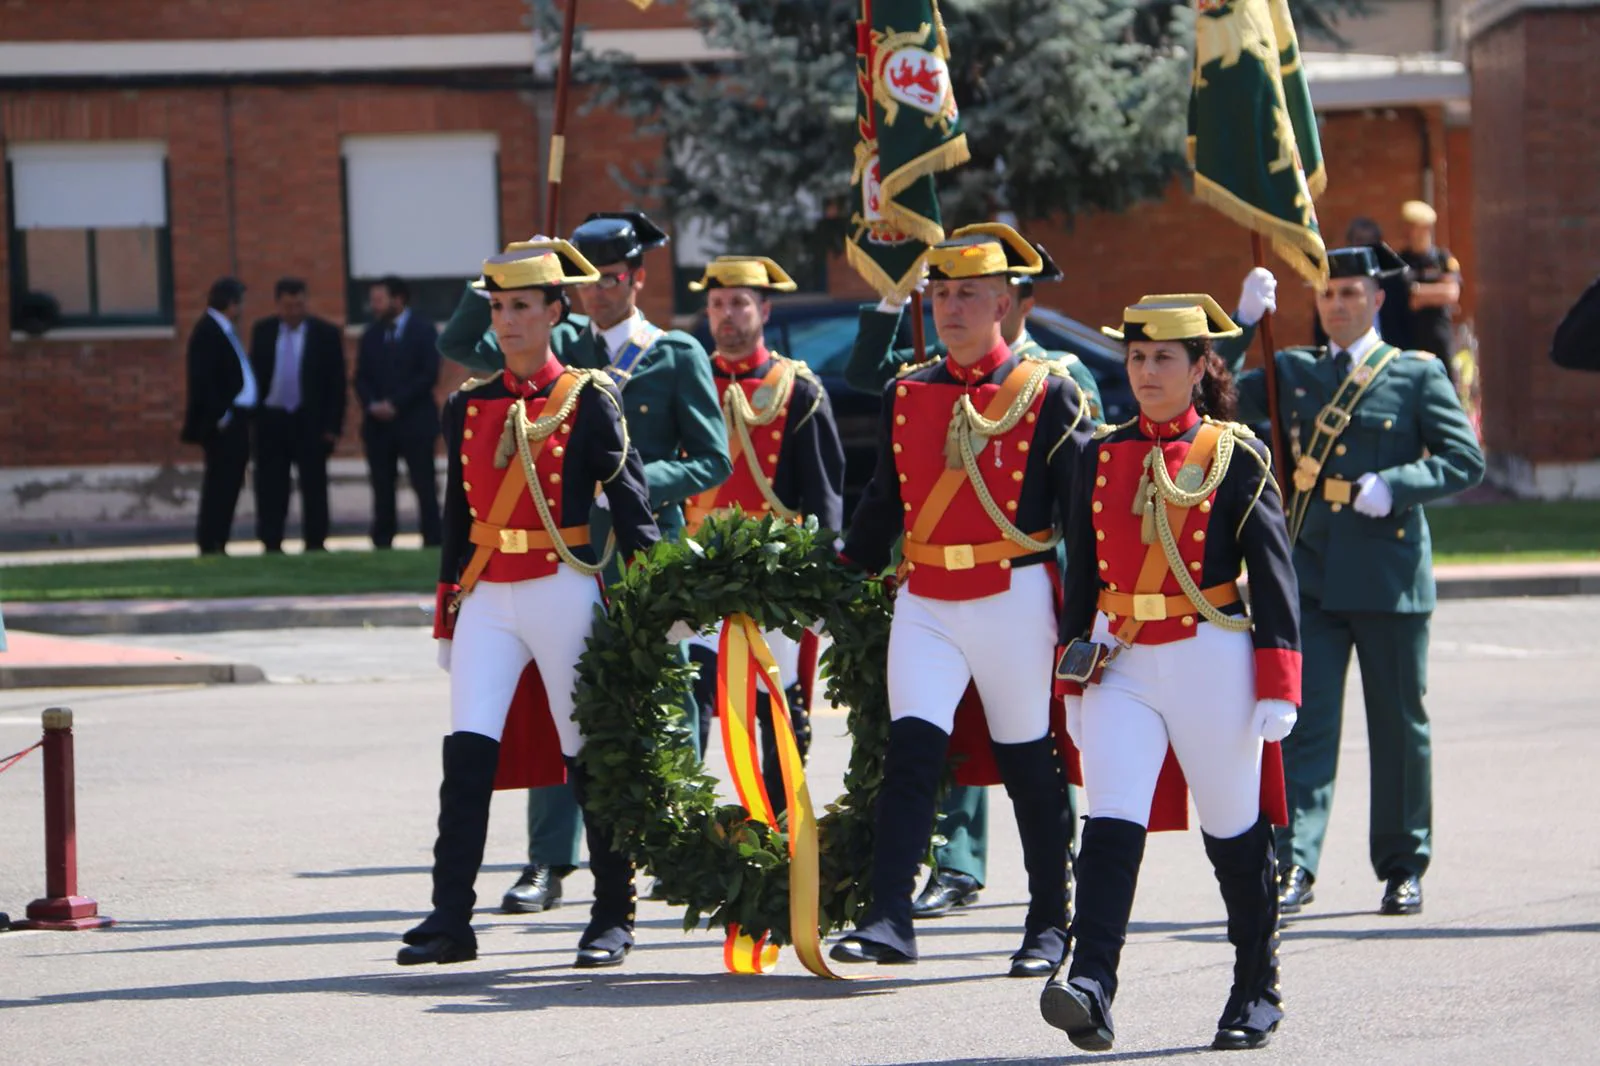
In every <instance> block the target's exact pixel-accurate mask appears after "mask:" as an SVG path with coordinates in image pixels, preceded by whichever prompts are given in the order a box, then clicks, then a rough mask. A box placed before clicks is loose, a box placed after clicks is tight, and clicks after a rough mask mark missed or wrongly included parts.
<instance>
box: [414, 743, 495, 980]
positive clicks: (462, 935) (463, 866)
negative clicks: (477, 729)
mask: <svg viewBox="0 0 1600 1066" xmlns="http://www.w3.org/2000/svg"><path fill="white" fill-rule="evenodd" d="M499 763H500V742H499V741H498V740H490V739H489V738H488V737H486V736H483V735H482V734H480V733H452V734H450V735H449V736H447V737H445V738H444V782H443V783H442V784H441V785H440V786H439V837H438V839H437V840H436V841H435V842H434V845H433V913H432V914H430V915H428V916H427V917H426V918H424V919H423V921H422V924H421V925H419V926H417V927H416V928H415V929H411V930H409V931H408V932H407V933H406V934H405V936H404V937H403V938H402V939H404V940H405V942H406V945H407V946H406V947H403V948H401V949H400V953H399V954H398V955H397V956H396V957H395V961H396V962H398V963H399V964H400V965H401V966H416V965H418V964H420V963H425V962H439V963H444V962H468V961H470V960H472V959H475V958H477V957H478V938H477V936H476V935H475V934H474V933H473V932H472V906H473V904H474V903H476V902H477V900H478V896H477V893H476V892H474V891H473V888H472V885H473V882H474V881H476V880H477V879H478V867H480V866H482V865H483V844H484V839H485V838H486V837H487V836H488V833H489V800H490V798H491V797H492V796H493V794H494V773H495V768H496V767H497V766H498V765H499Z"/></svg>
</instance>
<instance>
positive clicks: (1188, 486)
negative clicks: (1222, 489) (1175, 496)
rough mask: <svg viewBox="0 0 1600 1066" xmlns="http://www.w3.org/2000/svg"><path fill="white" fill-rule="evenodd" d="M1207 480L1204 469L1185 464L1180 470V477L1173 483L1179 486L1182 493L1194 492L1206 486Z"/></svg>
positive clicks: (1192, 464) (1174, 479)
mask: <svg viewBox="0 0 1600 1066" xmlns="http://www.w3.org/2000/svg"><path fill="white" fill-rule="evenodd" d="M1205 480H1206V472H1205V471H1204V470H1203V469H1201V468H1200V467H1198V466H1196V465H1195V464H1194V463H1184V464H1183V466H1181V467H1179V468H1178V476H1177V477H1175V478H1173V479H1172V483H1173V484H1174V485H1176V486H1178V491H1180V492H1194V491H1195V490H1196V489H1198V488H1199V487H1200V486H1201V485H1203V484H1205Z"/></svg>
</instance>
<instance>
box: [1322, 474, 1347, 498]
mask: <svg viewBox="0 0 1600 1066" xmlns="http://www.w3.org/2000/svg"><path fill="white" fill-rule="evenodd" d="M1322 498H1323V499H1324V500H1326V501H1328V502H1329V503H1349V502H1350V482H1348V481H1346V480H1345V479H1344V478H1342V477H1328V478H1323V479H1322Z"/></svg>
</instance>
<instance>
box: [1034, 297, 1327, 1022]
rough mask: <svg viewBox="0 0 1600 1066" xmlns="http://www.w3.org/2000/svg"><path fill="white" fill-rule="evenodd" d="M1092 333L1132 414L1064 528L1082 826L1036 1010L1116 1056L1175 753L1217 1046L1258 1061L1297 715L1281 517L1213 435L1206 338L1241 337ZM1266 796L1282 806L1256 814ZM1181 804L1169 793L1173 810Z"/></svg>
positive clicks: (1152, 328) (1138, 308)
mask: <svg viewBox="0 0 1600 1066" xmlns="http://www.w3.org/2000/svg"><path fill="white" fill-rule="evenodd" d="M1106 332H1107V333H1108V334H1110V335H1111V336H1114V337H1117V338H1118V339H1120V340H1124V341H1125V342H1126V343H1127V347H1128V376H1129V380H1130V382H1131V383H1132V385H1133V390H1134V395H1135V397H1136V398H1137V400H1138V402H1139V411H1140V414H1139V417H1138V418H1137V419H1135V420H1134V421H1131V422H1128V423H1126V424H1124V425H1121V426H1105V427H1102V428H1101V429H1100V430H1098V431H1096V439H1095V444H1094V446H1093V447H1091V448H1090V449H1088V450H1087V451H1086V452H1085V453H1084V457H1083V464H1084V465H1083V467H1082V468H1081V470H1080V474H1079V476H1078V477H1077V478H1076V479H1075V481H1074V485H1075V495H1074V497H1073V500H1072V504H1071V508H1070V512H1069V515H1068V518H1067V526H1066V541H1067V556H1068V558H1070V559H1072V561H1073V565H1072V566H1071V567H1070V568H1069V569H1068V572H1067V581H1066V595H1065V602H1064V606H1063V609H1062V618H1061V635H1062V641H1063V643H1065V645H1066V647H1065V648H1063V649H1062V652H1061V656H1060V660H1059V662H1058V665H1057V668H1056V678H1057V685H1058V688H1059V689H1060V690H1061V691H1062V692H1063V693H1064V694H1065V696H1066V697H1067V723H1068V732H1069V733H1070V734H1071V735H1072V737H1073V740H1074V742H1075V743H1076V744H1077V745H1078V747H1079V749H1080V750H1081V752H1082V757H1083V776H1084V788H1085V791H1086V792H1087V793H1088V798H1089V817H1088V820H1087V822H1086V824H1085V826H1084V830H1083V845H1082V848H1081V850H1080V852H1079V855H1078V863H1077V874H1078V891H1077V901H1076V903H1077V907H1076V914H1075V916H1074V919H1073V923H1072V928H1071V934H1072V936H1071V941H1072V948H1071V953H1070V956H1069V962H1068V963H1067V964H1065V965H1063V967H1061V968H1058V969H1057V971H1056V973H1055V974H1054V975H1053V976H1052V977H1051V979H1050V981H1049V983H1048V984H1047V985H1046V986H1045V990H1044V993H1043V996H1042V998H1041V1000H1040V1010H1041V1012H1042V1013H1043V1015H1044V1018H1045V1020H1046V1021H1048V1022H1049V1023H1050V1024H1051V1025H1053V1026H1055V1027H1056V1028H1058V1029H1063V1030H1065V1031H1066V1033H1067V1035H1068V1037H1069V1038H1071V1040H1072V1042H1073V1043H1074V1044H1075V1045H1077V1046H1078V1047H1080V1048H1083V1049H1085V1050H1090V1051H1104V1050H1108V1049H1109V1048H1110V1047H1111V1046H1112V1039H1113V1031H1112V1024H1111V1002H1112V999H1113V998H1114V997H1115V995H1116V990H1117V963H1118V961H1119V958H1120V956H1121V953H1122V944H1123V941H1124V939H1125V938H1126V935H1127V929H1128V917H1129V913H1130V911H1131V910H1132V907H1133V895H1134V887H1135V885H1136V884H1137V881H1138V876H1139V865H1140V862H1141V861H1142V859H1143V857H1144V846H1145V835H1146V832H1147V830H1148V827H1149V826H1150V825H1151V813H1152V803H1153V802H1154V801H1156V800H1157V793H1158V787H1157V785H1158V780H1159V779H1160V778H1161V777H1162V767H1163V764H1164V763H1165V762H1166V760H1167V755H1168V750H1169V748H1170V749H1171V751H1172V752H1174V753H1175V754H1176V756H1177V762H1178V764H1179V765H1180V766H1181V767H1182V771H1183V777H1184V778H1186V779H1187V783H1188V786H1189V788H1190V789H1191V790H1192V792H1193V794H1194V800H1195V807H1196V808H1197V809H1198V811H1199V815H1200V824H1201V829H1202V834H1203V836H1204V839H1205V848H1206V855H1207V857H1209V858H1210V860H1211V864H1212V867H1213V869H1214V870H1215V872H1216V877H1217V882H1218V884H1219V885H1220V886H1221V889H1222V898H1223V902H1224V904H1225V906H1226V907H1227V913H1228V939H1229V941H1230V942H1231V943H1232V944H1233V946H1234V952H1235V958H1234V980H1233V989H1232V992H1231V993H1230V995H1229V997H1228V1001H1227V1005H1226V1006H1225V1007H1224V1009H1223V1012H1222V1017H1221V1019H1220V1020H1219V1021H1218V1025H1217V1033H1216V1037H1215V1041H1214V1043H1213V1046H1214V1047H1217V1048H1248V1047H1260V1046H1261V1045H1263V1044H1265V1043H1267V1040H1268V1038H1269V1036H1270V1034H1271V1033H1272V1031H1273V1030H1274V1029H1276V1028H1277V1025H1278V1022H1279V1021H1280V1020H1281V1018H1282V1017H1283V1007H1282V1000H1281V997H1280V995H1279V991H1278V960H1277V928H1278V906H1277V894H1276V889H1275V885H1276V876H1275V875H1276V870H1275V862H1274V858H1273V841H1272V827H1271V824H1270V823H1269V820H1268V818H1267V817H1266V816H1265V815H1264V814H1263V813H1262V812H1263V807H1264V806H1270V807H1281V795H1282V783H1281V773H1282V772H1281V762H1279V760H1278V758H1277V752H1276V750H1275V749H1272V750H1264V743H1263V742H1264V741H1277V740H1281V739H1282V738H1283V737H1284V736H1285V735H1286V734H1287V733H1288V732H1289V730H1290V729H1291V728H1293V725H1294V721H1295V715H1296V706H1297V704H1298V703H1299V701H1300V633H1299V616H1298V613H1297V610H1298V593H1297V589H1296V584H1295V575H1294V569H1293V567H1292V565H1291V563H1290V555H1289V537H1288V532H1287V530H1286V528H1285V525H1284V519H1283V508H1282V504H1281V502H1280V497H1279V494H1278V488H1277V486H1276V484H1275V483H1274V481H1273V478H1272V473H1271V460H1270V457H1269V456H1268V453H1267V449H1266V447H1265V446H1264V445H1263V444H1262V443H1261V442H1260V441H1258V440H1256V439H1255V437H1254V436H1253V435H1252V434H1251V432H1250V431H1249V430H1248V429H1247V428H1245V427H1244V426H1241V425H1238V424H1235V423H1231V422H1228V421H1226V419H1228V418H1230V417H1231V416H1232V414H1233V406H1234V392H1233V382H1232V379H1231V377H1230V376H1229V375H1228V373H1227V371H1226V370H1225V369H1224V368H1223V366H1222V363H1221V361H1220V360H1219V359H1218V358H1217V357H1216V355H1215V354H1214V353H1213V351H1212V341H1214V340H1217V339H1219V338H1224V337H1232V336H1236V335H1237V333H1238V327H1236V326H1235V325H1234V324H1233V323H1232V322H1231V321H1230V320H1229V319H1228V318H1227V316H1226V315H1224V314H1223V312H1222V310H1221V308H1220V307H1218V306H1217V304H1216V301H1214V300H1213V299H1211V297H1209V296H1152V297H1147V298H1146V299H1145V300H1144V301H1142V302H1141V303H1139V304H1136V305H1134V306H1132V307H1129V308H1128V309H1127V310H1126V311H1125V312H1124V314H1123V327H1122V329H1121V330H1120V331H1117V330H1110V329H1108V330H1106ZM1241 565H1243V566H1246V567H1248V569H1249V573H1250V603H1251V613H1250V614H1246V612H1245V609H1244V605H1243V603H1242V602H1241V600H1240V596H1239V588H1238V585H1237V582H1238V579H1239V573H1240V567H1241ZM1264 755H1265V756H1266V758H1265V762H1264ZM1263 765H1265V766H1266V767H1267V769H1266V770H1265V771H1263ZM1264 772H1265V774H1266V775H1267V777H1268V778H1269V780H1268V781H1267V787H1266V788H1265V789H1264V788H1263V774H1264ZM1169 784H1170V785H1176V784H1177V782H1176V781H1163V782H1162V789H1161V791H1162V792H1163V793H1164V792H1165V789H1166V786H1167V785H1169ZM1264 796H1265V797H1268V798H1269V800H1270V799H1272V798H1277V799H1278V800H1279V802H1277V803H1271V802H1269V803H1268V804H1265V805H1264V804H1263V797H1264ZM1182 800H1183V797H1182V793H1181V790H1180V791H1179V792H1178V801H1179V804H1180V808H1179V809H1180V810H1181V804H1182Z"/></svg>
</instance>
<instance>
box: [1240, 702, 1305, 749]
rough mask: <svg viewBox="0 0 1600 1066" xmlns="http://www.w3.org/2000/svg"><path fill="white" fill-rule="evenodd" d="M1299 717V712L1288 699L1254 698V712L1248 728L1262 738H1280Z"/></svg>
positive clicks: (1290, 728)
mask: <svg viewBox="0 0 1600 1066" xmlns="http://www.w3.org/2000/svg"><path fill="white" fill-rule="evenodd" d="M1299 717H1300V712H1299V711H1298V710H1296V709H1295V705H1294V704H1292V703H1290V702H1289V701H1288V700H1256V714H1255V718H1254V719H1253V720H1252V721H1251V723H1250V730H1251V732H1253V733H1255V734H1256V735H1257V736H1259V737H1260V738H1261V739H1262V740H1282V739H1283V738H1284V737H1286V736H1288V735H1289V732H1290V731H1291V730H1292V729H1294V724H1295V722H1296V721H1297V720H1298V719H1299Z"/></svg>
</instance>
